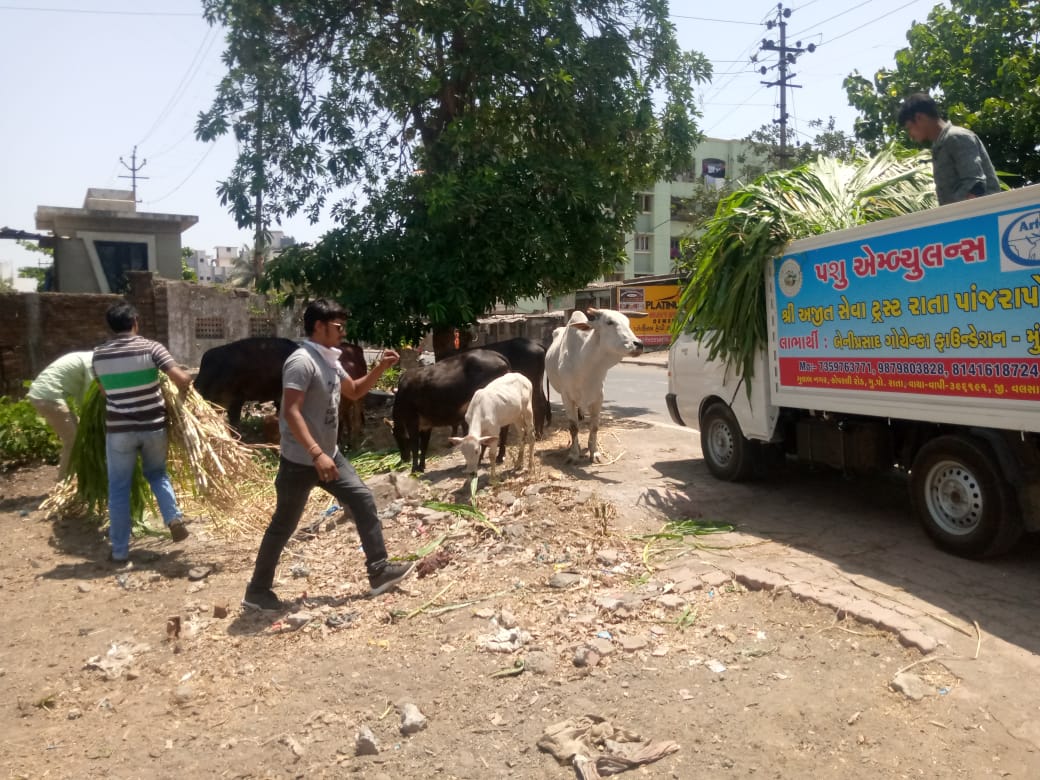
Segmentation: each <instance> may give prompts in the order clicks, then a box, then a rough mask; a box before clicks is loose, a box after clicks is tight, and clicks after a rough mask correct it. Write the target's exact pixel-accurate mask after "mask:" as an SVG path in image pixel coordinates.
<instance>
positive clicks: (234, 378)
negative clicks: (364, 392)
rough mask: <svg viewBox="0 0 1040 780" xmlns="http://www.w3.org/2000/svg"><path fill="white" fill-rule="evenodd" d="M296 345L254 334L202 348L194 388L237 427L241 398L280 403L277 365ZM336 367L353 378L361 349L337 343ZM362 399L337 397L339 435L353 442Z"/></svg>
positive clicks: (358, 372)
mask: <svg viewBox="0 0 1040 780" xmlns="http://www.w3.org/2000/svg"><path fill="white" fill-rule="evenodd" d="M297 347H299V344H298V343H297V342H295V341H293V340H292V339H283V338H277V337H268V336H254V337H252V338H248V339H240V340H239V341H232V342H231V343H230V344H224V345H222V346H219V347H213V348H212V349H208V350H206V352H204V353H203V355H202V361H201V364H200V366H199V375H198V377H196V379H195V389H196V390H198V391H199V395H201V396H202V397H203V398H205V399H206V400H207V401H209V402H210V403H214V404H219V405H220V406H223V407H224V408H225V409H227V413H228V422H229V423H231V424H232V425H235V426H237V425H238V424H239V422H240V421H241V418H242V405H243V404H244V403H245V402H246V401H271V402H273V403H274V404H275V406H278V405H279V404H281V402H282V366H283V365H284V364H285V361H286V359H287V358H288V357H289V355H291V354H292V353H293V352H295V351H296V349H297ZM340 349H341V351H342V354H341V355H340V358H339V362H340V365H342V366H343V368H344V369H345V370H346V372H347V374H348V375H349V376H350V377H351V378H353V379H360V378H361V377H363V376H364V375H365V373H366V372H367V370H368V368H367V366H366V364H365V353H364V350H363V349H362V348H361V347H360V346H358V345H357V344H347V343H343V344H341V345H340ZM363 409H364V400H361V401H350V400H348V399H347V398H345V397H343V398H341V399H340V420H339V435H340V438H341V439H343V438H344V437H347V438H349V439H350V440H351V442H352V443H356V440H358V439H359V438H360V436H361V433H362V430H361V428H362V426H363V423H364V418H363V417H362V414H363Z"/></svg>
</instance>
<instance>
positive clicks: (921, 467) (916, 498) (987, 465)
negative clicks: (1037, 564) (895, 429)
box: [910, 435, 1023, 558]
mask: <svg viewBox="0 0 1040 780" xmlns="http://www.w3.org/2000/svg"><path fill="white" fill-rule="evenodd" d="M997 464H998V461H997V458H996V456H995V455H994V454H993V451H992V449H991V448H990V446H989V445H988V444H987V443H986V442H984V441H982V440H981V439H977V438H974V437H970V436H957V435H951V436H940V437H938V438H935V439H932V440H931V441H930V442H928V443H927V444H925V445H924V446H923V447H922V448H921V450H920V451H919V452H918V453H917V457H915V458H914V462H913V466H912V467H911V469H910V497H911V499H912V501H913V505H914V511H915V512H916V514H917V517H918V519H919V520H920V521H921V524H922V526H924V530H925V533H927V534H928V535H929V536H930V537H931V538H932V541H934V542H935V544H936V545H937V546H938V547H940V548H941V549H943V550H946V551H947V552H950V553H953V554H954V555H959V556H961V557H963V558H985V557H989V556H993V555H1000V554H1001V553H1004V552H1007V551H1008V550H1009V549H1011V547H1013V546H1014V544H1015V542H1017V541H1018V540H1019V538H1020V537H1021V536H1022V531H1023V525H1022V516H1021V513H1020V512H1019V509H1018V503H1017V501H1016V500H1015V491H1014V489H1013V488H1012V487H1011V485H1010V484H1008V482H1007V480H1005V479H1004V477H1003V475H1002V474H1001V473H1000V471H999V467H998V465H997Z"/></svg>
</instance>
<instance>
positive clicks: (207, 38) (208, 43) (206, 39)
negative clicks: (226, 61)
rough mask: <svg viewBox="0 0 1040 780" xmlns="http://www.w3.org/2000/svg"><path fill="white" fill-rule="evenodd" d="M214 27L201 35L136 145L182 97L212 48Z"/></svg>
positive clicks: (141, 142)
mask: <svg viewBox="0 0 1040 780" xmlns="http://www.w3.org/2000/svg"><path fill="white" fill-rule="evenodd" d="M216 29H217V28H216V27H210V28H209V30H207V31H206V34H205V35H204V36H203V37H202V41H201V42H200V43H199V48H198V49H196V50H195V56H193V57H192V58H191V62H190V63H189V64H188V69H187V70H185V71H184V75H183V76H181V80H180V81H179V82H178V83H177V86H176V87H175V88H174V90H173V94H172V95H171V96H170V99H169V100H168V101H167V102H166V105H165V106H164V107H163V109H162V111H160V112H159V116H157V117H156V119H155V121H154V122H153V123H152V126H151V127H150V128H149V129H148V132H147V133H145V134H144V138H142V139H141V140H140V141H138V142H137V143H138V145H144V142H145V141H147V140H148V139H149V138H150V137H151V135H152V133H154V132H155V130H156V128H157V127H159V125H160V124H161V123H162V122H163V121H164V120H165V119H166V117H167V115H169V113H170V111H171V110H172V109H173V107H174V106H175V105H176V104H177V101H179V100H180V99H181V97H183V95H184V92H185V91H186V90H187V88H188V85H189V84H191V82H192V81H193V80H194V79H195V76H197V75H198V72H199V70H200V69H201V68H202V63H203V62H204V61H205V59H206V55H208V54H209V50H210V48H212V46H213V42H214V41H215V40H216V34H215V33H216ZM204 48H205V50H206V51H205V54H203V49H204Z"/></svg>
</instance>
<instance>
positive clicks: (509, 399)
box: [451, 371, 534, 480]
mask: <svg viewBox="0 0 1040 780" xmlns="http://www.w3.org/2000/svg"><path fill="white" fill-rule="evenodd" d="M533 397H534V388H533V387H532V385H531V380H530V379H528V378H527V377H526V376H524V375H523V374H518V373H516V372H515V371H514V372H510V373H508V374H504V375H503V376H500V377H498V379H495V380H492V381H491V382H489V383H488V384H487V385H486V386H485V387H482V388H481V389H480V390H477V391H476V392H475V393H474V394H473V399H472V400H471V401H470V402H469V408H468V409H467V410H466V426H467V432H466V435H465V436H462V437H458V436H456V437H453V438H452V439H451V441H452V443H453V444H457V445H458V447H459V449H460V450H461V451H462V455H463V457H464V458H465V459H466V471H467V472H468V473H470V474H476V473H477V468H478V467H479V465H480V454H481V452H482V451H483V449H484V447H488V448H490V449H491V450H492V451H493V450H494V448H495V445H496V444H497V443H498V438H499V435H501V436H503V437H504V436H505V435H506V431H505V429H506V427H507V426H510V425H512V426H513V427H515V428H516V429H517V431H518V432H519V435H520V448H519V450H518V452H517V458H516V468H517V469H518V470H519V471H523V469H524V448H525V447H527V448H528V450H529V455H528V459H527V460H528V463H530V464H532V465H533V464H534V405H533ZM503 441H505V439H504V438H503ZM495 461H496V458H495V455H494V454H492V455H491V479H492V480H493V479H494V478H495Z"/></svg>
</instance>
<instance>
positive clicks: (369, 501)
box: [242, 298, 414, 610]
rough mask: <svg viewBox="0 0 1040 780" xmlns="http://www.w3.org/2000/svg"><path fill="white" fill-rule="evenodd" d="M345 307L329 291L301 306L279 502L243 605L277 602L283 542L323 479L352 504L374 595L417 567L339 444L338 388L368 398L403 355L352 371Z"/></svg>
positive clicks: (285, 392)
mask: <svg viewBox="0 0 1040 780" xmlns="http://www.w3.org/2000/svg"><path fill="white" fill-rule="evenodd" d="M346 319H347V313H346V311H344V310H343V308H342V307H341V306H339V304H337V303H335V302H333V301H329V300H327V299H324V298H319V299H318V300H316V301H314V302H312V303H311V304H310V305H308V306H307V309H306V311H305V312H304V314H303V329H304V332H305V333H306V334H307V340H306V341H305V342H304V343H303V344H302V345H300V347H299V349H297V350H296V351H295V352H293V353H292V354H291V355H290V356H289V358H288V359H287V360H286V361H285V365H284V366H283V367H282V406H281V415H280V417H279V429H280V431H281V459H280V461H279V464H278V476H277V477H275V481H274V484H275V491H276V493H277V503H276V506H275V510H274V514H273V515H272V516H271V523H270V525H268V527H267V530H266V531H265V532H264V538H263V540H262V541H261V542H260V550H259V552H257V555H256V565H255V566H254V568H253V577H252V579H251V580H250V582H249V585H248V586H247V587H246V595H245V598H243V599H242V604H243V606H246V607H250V608H252V609H263V610H277V609H281V608H282V602H281V601H280V600H279V599H278V597H277V596H276V595H275V593H274V591H273V590H272V587H273V585H274V573H275V569H276V568H277V567H278V560H279V558H281V555H282V550H284V549H285V545H286V544H287V543H288V542H289V538H290V537H291V536H292V535H293V532H294V531H295V530H296V526H297V525H298V524H299V522H300V517H301V516H302V515H303V510H304V507H305V506H306V504H307V499H308V498H309V497H310V494H311V490H313V489H314V488H315V487H316V486H318V485H320V486H321V487H322V488H323V489H325V490H326V491H328V492H329V493H330V494H332V496H334V497H335V498H336V500H337V501H339V503H340V506H346V507H349V508H350V511H351V513H352V514H353V516H354V523H355V524H356V525H357V529H358V534H359V535H360V537H361V547H362V549H363V550H364V552H365V564H366V568H367V570H368V581H369V585H370V591H369V593H370V595H372V596H377V595H379V594H380V593H384V592H385V591H387V590H389V589H390V588H392V587H393V586H394V585H396V584H397V583H399V582H400V581H401V580H403V579H404V578H405V577H406V576H408V574H409V573H410V572H411V570H412V567H413V566H414V564H412V563H390V562H388V561H387V556H386V545H385V544H384V543H383V529H382V527H381V526H380V524H379V516H378V515H377V514H376V502H375V499H374V498H373V497H372V491H371V490H369V488H368V486H367V485H365V483H364V482H362V481H361V478H360V477H359V476H358V475H357V472H356V471H355V470H354V467H353V466H351V465H350V462H349V461H347V459H346V458H345V457H343V454H342V453H341V452H340V451H339V448H338V446H337V441H336V434H337V424H338V421H339V399H340V394H341V393H342V394H345V395H346V396H347V397H348V398H350V399H351V400H355V401H356V400H359V399H361V398H364V397H365V395H366V394H367V393H368V391H369V390H371V389H372V387H373V386H374V385H375V383H376V381H377V380H378V379H379V377H380V376H382V374H383V372H384V371H386V369H388V368H389V367H390V366H392V365H394V364H395V363H396V362H397V361H398V360H399V357H398V355H397V353H396V352H394V351H393V350H390V349H388V350H385V351H384V352H383V356H382V358H380V360H379V362H378V363H377V364H376V365H375V366H374V367H373V368H372V370H371V371H369V372H368V373H367V374H366V375H365V376H364V377H362V378H361V379H357V380H355V379H351V378H350V377H349V376H348V375H347V372H346V371H345V370H344V369H343V367H342V366H341V365H340V363H339V353H340V351H339V349H337V345H339V344H340V342H341V341H342V339H343V330H344V323H345V321H346Z"/></svg>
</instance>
